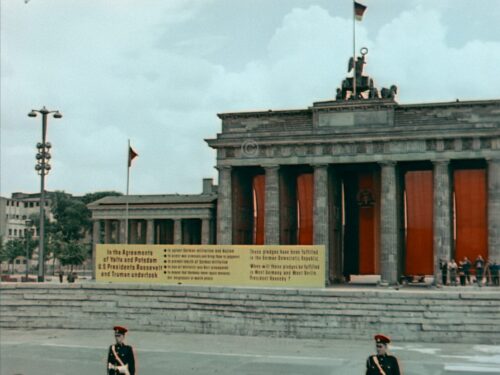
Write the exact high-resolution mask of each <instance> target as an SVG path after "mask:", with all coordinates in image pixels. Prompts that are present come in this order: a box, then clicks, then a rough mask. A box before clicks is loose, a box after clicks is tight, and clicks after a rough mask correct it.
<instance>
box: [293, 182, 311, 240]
mask: <svg viewBox="0 0 500 375" xmlns="http://www.w3.org/2000/svg"><path fill="white" fill-rule="evenodd" d="M313 194H314V175H313V174H312V173H302V174H299V175H298V176H297V204H298V227H299V228H298V239H297V244H299V245H312V244H313Z"/></svg>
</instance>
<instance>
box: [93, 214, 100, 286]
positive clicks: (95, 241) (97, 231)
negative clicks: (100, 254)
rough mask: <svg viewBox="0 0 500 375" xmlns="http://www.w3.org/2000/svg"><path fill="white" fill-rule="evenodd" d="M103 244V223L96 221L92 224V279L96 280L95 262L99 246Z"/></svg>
mask: <svg viewBox="0 0 500 375" xmlns="http://www.w3.org/2000/svg"><path fill="white" fill-rule="evenodd" d="M100 243H101V221H100V220H94V222H93V224H92V279H93V280H95V271H96V269H95V261H96V249H97V245H98V244H100Z"/></svg>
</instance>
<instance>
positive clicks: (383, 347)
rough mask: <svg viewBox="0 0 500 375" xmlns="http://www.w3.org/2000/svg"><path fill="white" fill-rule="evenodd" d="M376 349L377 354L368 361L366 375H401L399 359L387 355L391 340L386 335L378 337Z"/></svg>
mask: <svg viewBox="0 0 500 375" xmlns="http://www.w3.org/2000/svg"><path fill="white" fill-rule="evenodd" d="M374 338H375V347H376V349H377V354H375V355H371V356H369V357H368V359H367V360H366V375H381V374H382V375H400V374H401V372H400V370H399V363H398V359H397V358H396V357H394V356H393V355H389V354H387V344H389V343H390V342H391V339H390V338H389V337H387V336H385V335H380V334H379V335H376V336H375V337H374Z"/></svg>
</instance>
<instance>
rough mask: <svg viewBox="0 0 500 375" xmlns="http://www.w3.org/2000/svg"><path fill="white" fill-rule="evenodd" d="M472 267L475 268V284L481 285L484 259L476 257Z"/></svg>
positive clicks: (479, 256)
mask: <svg viewBox="0 0 500 375" xmlns="http://www.w3.org/2000/svg"><path fill="white" fill-rule="evenodd" d="M474 267H475V268H476V282H477V285H478V286H482V285H483V271H484V259H483V257H482V256H481V255H478V256H477V258H476V260H475V261H474Z"/></svg>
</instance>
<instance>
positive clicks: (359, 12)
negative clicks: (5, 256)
mask: <svg viewBox="0 0 500 375" xmlns="http://www.w3.org/2000/svg"><path fill="white" fill-rule="evenodd" d="M365 10H366V6H365V5H363V4H361V3H358V2H357V1H355V2H354V17H355V18H356V20H358V21H361V20H362V19H363V15H364V14H365Z"/></svg>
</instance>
